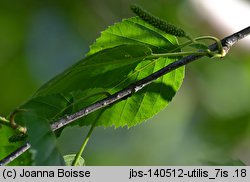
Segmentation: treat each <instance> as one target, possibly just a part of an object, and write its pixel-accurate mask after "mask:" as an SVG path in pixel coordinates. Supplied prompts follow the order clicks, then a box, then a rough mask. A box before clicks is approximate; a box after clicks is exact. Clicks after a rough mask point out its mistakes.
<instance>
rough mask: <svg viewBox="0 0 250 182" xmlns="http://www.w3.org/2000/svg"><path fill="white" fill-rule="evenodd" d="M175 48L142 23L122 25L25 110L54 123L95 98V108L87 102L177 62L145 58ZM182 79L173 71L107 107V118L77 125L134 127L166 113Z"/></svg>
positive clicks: (172, 39) (104, 36)
mask: <svg viewBox="0 0 250 182" xmlns="http://www.w3.org/2000/svg"><path fill="white" fill-rule="evenodd" d="M177 46H178V44H177V42H176V38H175V37H174V36H171V35H168V34H166V33H164V32H162V31H160V30H158V29H156V28H155V27H153V26H151V25H149V24H148V23H146V22H144V21H142V20H140V19H139V18H130V19H126V20H123V21H122V22H121V23H117V24H115V25H114V26H111V27H109V28H108V29H107V30H105V31H104V32H102V35H101V37H100V38H98V39H97V41H96V42H95V43H94V44H93V45H92V46H91V50H90V52H89V54H88V56H87V57H86V58H85V59H83V60H81V61H80V62H78V63H76V64H75V65H73V66H72V67H70V68H69V69H67V70H66V71H64V72H63V73H61V74H60V75H58V76H57V77H55V78H54V79H52V80H51V81H49V82H48V83H46V84H45V85H44V86H42V87H41V88H40V89H39V90H38V91H37V92H36V94H35V95H34V97H33V98H32V99H31V100H30V101H28V102H27V103H26V104H24V105H23V106H22V107H21V108H24V109H33V110H36V113H38V114H39V115H41V116H43V117H45V118H46V119H48V120H49V121H50V122H53V121H55V120H56V119H57V118H58V117H59V116H60V117H62V116H64V115H70V114H72V113H74V112H76V111H78V110H80V109H82V108H83V107H86V106H88V105H89V104H91V103H93V102H95V101H98V100H100V99H102V98H103V97H100V96H99V97H95V98H91V102H90V99H84V98H86V96H89V95H91V94H95V93H96V89H99V90H103V91H106V92H109V93H111V94H113V93H115V92H117V91H119V90H121V89H123V88H125V87H126V86H128V85H130V84H131V83H134V82H135V81H137V80H139V79H142V78H144V77H146V76H148V75H150V74H152V73H153V72H155V71H157V70H159V69H161V68H163V67H164V66H166V65H168V64H170V63H171V62H173V61H175V60H176V59H173V58H172V59H169V58H159V59H157V60H148V59H146V58H147V56H148V55H150V54H151V53H152V52H153V53H159V52H168V51H171V50H173V49H176V47H177ZM183 77H184V68H180V69H178V70H175V71H173V72H171V73H169V74H167V75H165V76H163V77H161V78H159V79H158V80H157V81H155V82H154V83H152V84H150V85H149V86H147V87H146V88H145V89H143V90H142V91H140V92H138V93H136V94H134V95H133V96H132V97H131V98H128V99H127V100H124V101H121V102H119V103H117V104H115V105H113V106H110V107H108V108H107V109H105V112H102V111H101V110H100V111H97V112H95V113H93V114H90V115H89V116H87V117H85V118H83V119H82V120H81V121H79V122H78V124H80V125H90V124H92V123H93V121H95V119H97V118H99V121H98V123H97V125H103V126H115V127H120V126H125V125H127V126H134V125H136V124H138V123H140V122H142V121H144V120H146V119H148V118H150V117H152V116H153V115H155V114H156V113H157V112H159V111H160V110H161V109H163V108H164V107H165V106H166V105H167V104H168V103H169V102H170V101H171V99H172V97H173V96H174V95H175V93H176V91H177V90H178V89H179V87H180V85H181V83H182V80H183ZM58 94H60V95H58ZM55 95H57V96H56V97H55ZM53 97H55V99H53ZM58 97H62V98H61V99H58ZM65 98H66V99H65ZM38 100H39V102H38ZM38 105H39V106H38ZM69 106H71V107H69ZM51 108H53V109H51ZM100 112H102V113H101V116H100V117H99V115H100ZM55 116H57V117H55ZM74 124H76V122H75V123H74Z"/></svg>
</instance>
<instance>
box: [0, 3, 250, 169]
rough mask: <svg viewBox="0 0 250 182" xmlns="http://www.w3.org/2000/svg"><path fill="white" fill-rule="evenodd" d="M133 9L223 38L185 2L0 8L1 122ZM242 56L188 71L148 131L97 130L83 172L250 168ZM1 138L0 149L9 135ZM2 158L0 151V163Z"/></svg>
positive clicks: (249, 115)
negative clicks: (96, 168)
mask: <svg viewBox="0 0 250 182" xmlns="http://www.w3.org/2000/svg"><path fill="white" fill-rule="evenodd" d="M134 2H136V3H137V4H140V5H142V6H143V7H144V8H145V9H148V10H150V11H151V12H152V13H154V14H156V15H157V16H159V17H161V18H163V19H167V20H169V21H170V22H173V23H175V24H177V25H180V26H181V27H182V28H184V29H185V30H187V31H188V32H190V33H191V34H193V35H202V34H212V35H214V36H218V37H223V36H225V35H222V34H220V32H218V31H215V30H214V29H213V28H211V27H212V26H211V25H209V24H208V23H207V22H206V21H204V20H202V19H199V18H197V17H198V16H197V15H196V14H195V11H193V9H192V6H191V5H190V4H189V3H188V2H186V1H184V0H182V1H165V0H155V1H154V3H152V1H149V0H146V1H142V0H137V1H132V0H131V1H128V0H119V1H115V0H105V1H101V0H72V1H66V0H62V1H56V0H54V1H49V0H47V1H46V0H45V1H32V0H23V1H18V0H14V1H12V3H10V2H9V1H8V0H1V1H0V70H1V71H0V84H1V89H0V115H7V114H9V112H11V111H12V110H13V109H14V108H15V107H17V106H18V105H20V104H21V103H23V102H24V101H25V100H27V99H28V98H29V97H30V96H31V95H32V94H33V93H34V92H35V90H36V89H37V88H38V87H39V86H40V85H41V84H42V83H44V82H46V81H47V80H48V79H50V78H51V77H53V76H54V75H56V74H58V73H60V72H61V71H63V70H64V69H65V68H66V67H68V66H69V65H71V64H73V63H74V62H76V61H78V60H80V59H81V58H82V57H84V55H85V53H86V52H87V51H88V46H89V45H90V44H92V43H93V41H94V40H95V39H96V38H97V37H98V36H99V34H100V32H101V31H102V30H104V29H105V28H106V27H107V26H109V25H111V24H113V23H114V22H118V21H120V20H121V19H122V18H126V17H130V16H132V13H131V12H130V10H129V5H130V4H132V3H134ZM184 7H185V8H184ZM194 20H197V21H194ZM189 22H192V25H190V23H189ZM247 54H248V52H247V51H245V50H241V49H240V47H239V46H236V47H234V48H233V49H232V50H231V52H230V54H229V55H228V56H227V57H226V58H224V59H223V61H216V60H208V59H207V60H206V59H202V60H201V61H198V62H196V63H193V64H191V65H189V66H187V69H186V78H185V80H184V84H183V85H182V87H181V89H180V91H179V92H178V93H177V95H176V96H175V98H174V99H173V101H172V103H171V104H170V105H169V106H168V108H166V109H165V110H164V111H162V112H161V113H160V114H158V115H157V116H155V117H154V118H153V119H151V120H150V121H147V122H146V123H143V124H141V125H138V126H137V127H134V128H130V129H129V130H128V129H127V128H121V129H115V130H114V129H113V128H107V129H103V128H102V127H98V128H96V129H95V131H94V133H93V136H92V138H91V140H90V143H89V144H88V146H87V148H86V151H85V156H84V158H85V161H86V164H87V165H201V164H227V163H228V161H231V159H233V160H238V159H240V160H242V161H243V162H244V163H245V164H248V165H250V161H249V153H250V145H249V143H250V127H249V123H250V109H249V108H250V99H249V93H250V63H249V55H247ZM87 129H88V128H81V129H80V128H78V127H71V128H67V129H66V130H64V131H63V133H62V136H61V138H60V139H59V144H60V146H59V147H60V148H61V150H62V152H63V153H64V154H69V153H75V152H76V151H77V150H78V149H79V147H80V145H81V142H82V139H83V138H84V136H85V134H86V131H87ZM0 132H1V138H0V142H1V143H0V147H1V146H3V145H5V143H6V138H5V137H4V133H8V132H10V131H7V130H6V129H5V130H0ZM13 148H15V146H14V145H13ZM5 155H6V151H4V150H3V149H2V147H1V148H0V158H2V157H3V156H5Z"/></svg>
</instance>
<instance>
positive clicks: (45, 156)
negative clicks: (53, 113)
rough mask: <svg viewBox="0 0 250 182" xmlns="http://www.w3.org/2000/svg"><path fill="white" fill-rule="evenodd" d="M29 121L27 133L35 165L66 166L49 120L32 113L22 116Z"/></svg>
mask: <svg viewBox="0 0 250 182" xmlns="http://www.w3.org/2000/svg"><path fill="white" fill-rule="evenodd" d="M22 116H23V117H24V118H25V120H26V121H27V132H28V136H29V142H30V144H31V149H30V150H31V153H32V154H33V159H34V160H33V165H54V166H55V165H64V160H63V157H62V155H61V154H60V152H59V151H58V149H57V141H56V137H55V135H54V133H53V132H52V130H51V128H50V124H49V122H48V121H47V119H45V118H43V117H40V116H38V115H37V114H36V113H33V112H32V111H29V112H25V113H23V115H22Z"/></svg>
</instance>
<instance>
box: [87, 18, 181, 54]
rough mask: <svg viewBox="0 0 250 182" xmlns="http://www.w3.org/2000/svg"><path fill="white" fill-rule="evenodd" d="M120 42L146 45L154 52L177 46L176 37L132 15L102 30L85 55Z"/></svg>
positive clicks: (167, 50)
mask: <svg viewBox="0 0 250 182" xmlns="http://www.w3.org/2000/svg"><path fill="white" fill-rule="evenodd" d="M122 44H139V45H146V46H148V47H149V48H150V49H151V50H152V51H153V52H154V53H166V52H171V51H172V50H173V49H175V48H176V47H177V39H176V37H174V36H171V35H169V34H167V33H165V32H163V31H162V30H159V29H157V28H155V27H153V26H152V25H150V24H148V23H146V22H144V21H142V20H141V19H140V18H138V17H133V18H129V19H124V20H123V21H122V22H119V23H116V24H115V25H113V26H110V27H108V28H107V29H106V30H105V31H103V32H102V33H101V36H100V37H99V38H98V39H96V42H95V43H94V44H92V45H91V46H90V51H89V53H88V54H87V55H92V54H94V53H96V52H98V51H101V50H104V49H107V48H111V47H115V46H118V45H122Z"/></svg>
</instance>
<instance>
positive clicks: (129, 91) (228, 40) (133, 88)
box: [0, 26, 250, 166]
mask: <svg viewBox="0 0 250 182" xmlns="http://www.w3.org/2000/svg"><path fill="white" fill-rule="evenodd" d="M249 34H250V26H249V27H247V28H245V29H243V30H241V31H239V32H236V33H234V34H232V35H230V36H228V37H225V38H224V39H222V40H221V43H222V46H223V50H224V51H225V52H228V51H229V49H230V48H231V47H232V46H233V45H234V44H235V43H236V42H238V41H239V40H241V39H243V38H244V37H246V36H247V35H249ZM209 49H210V50H211V51H216V50H218V47H217V44H212V45H210V46H209ZM201 57H203V56H195V55H191V56H186V57H183V58H182V59H180V60H178V61H175V62H173V63H171V64H169V65H167V66H166V67H164V68H162V69H160V70H158V71H157V72H155V73H153V74H151V75H149V76H147V77H145V78H143V79H141V80H139V81H137V82H135V83H133V84H131V85H129V86H128V87H126V88H124V89H123V90H121V91H119V92H117V93H115V94H113V95H111V96H109V97H107V98H105V99H103V100H100V101H98V102H96V103H94V104H92V105H90V106H88V107H86V108H84V109H82V110H80V111H78V112H76V113H74V114H72V115H70V116H67V117H65V118H62V119H60V120H59V121H57V122H54V123H53V124H52V125H51V129H52V130H53V131H55V130H58V129H59V128H61V127H63V126H65V125H67V124H69V123H71V122H73V121H75V120H77V119H79V118H82V117H84V116H86V115H88V114H90V113H92V112H94V111H96V110H98V109H101V108H104V107H106V106H108V105H112V104H113V103H115V102H118V101H120V100H122V99H124V98H126V97H129V96H131V95H133V94H134V93H136V92H138V91H139V90H141V89H142V88H144V87H145V86H147V85H149V84H150V83H151V82H153V81H154V80H156V79H158V78H159V77H161V76H163V75H165V74H167V73H169V72H171V71H173V70H175V69H177V68H179V67H181V66H184V65H187V64H189V63H191V62H193V61H195V60H198V59H200V58H201ZM29 148H30V144H29V143H28V142H27V143H25V144H24V145H23V146H21V147H20V148H18V149H17V150H15V151H14V152H13V153H11V154H10V155H8V156H7V157H5V158H4V159H3V160H1V161H0V166H1V165H7V164H8V163H9V162H11V161H13V160H14V159H16V158H17V157H18V156H20V155H21V154H22V153H24V152H25V151H26V150H28V149H29Z"/></svg>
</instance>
